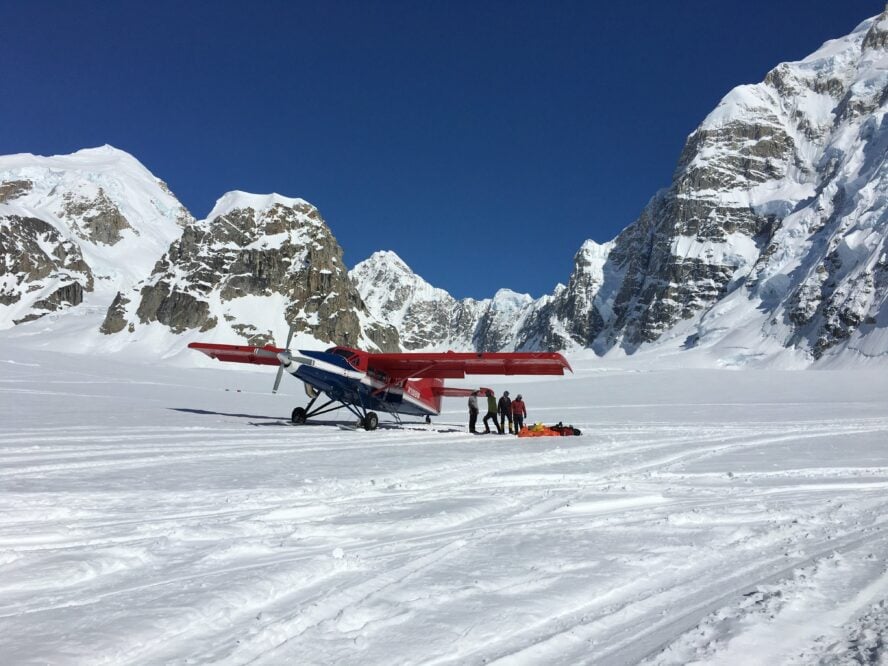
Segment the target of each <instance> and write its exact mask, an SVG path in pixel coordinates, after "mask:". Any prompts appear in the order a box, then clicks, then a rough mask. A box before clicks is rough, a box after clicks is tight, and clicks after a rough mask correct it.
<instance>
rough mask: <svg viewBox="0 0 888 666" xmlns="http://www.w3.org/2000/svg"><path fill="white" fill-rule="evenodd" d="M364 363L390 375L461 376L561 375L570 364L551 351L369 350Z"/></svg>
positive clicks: (457, 377) (410, 376)
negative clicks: (387, 352)
mask: <svg viewBox="0 0 888 666" xmlns="http://www.w3.org/2000/svg"><path fill="white" fill-rule="evenodd" d="M367 367H368V369H370V370H376V371H377V372H381V373H384V374H386V375H388V376H389V377H392V378H399V379H420V378H423V377H435V378H439V379H462V378H463V377H465V376H466V375H563V374H564V371H565V369H567V370H570V371H571V372H573V369H572V368H571V367H570V364H569V363H568V362H567V360H566V359H565V358H564V357H563V356H562V355H561V354H556V353H554V352H468V353H458V352H443V353H423V352H409V353H404V354H370V355H369V358H368V361H367Z"/></svg>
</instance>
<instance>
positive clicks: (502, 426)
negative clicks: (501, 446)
mask: <svg viewBox="0 0 888 666" xmlns="http://www.w3.org/2000/svg"><path fill="white" fill-rule="evenodd" d="M506 419H508V421H509V432H512V415H511V414H509V413H508V412H500V432H506Z"/></svg>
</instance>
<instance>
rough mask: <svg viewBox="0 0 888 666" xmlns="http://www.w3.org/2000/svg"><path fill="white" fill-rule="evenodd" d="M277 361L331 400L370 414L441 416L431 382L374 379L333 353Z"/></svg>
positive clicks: (309, 353) (302, 352)
mask: <svg viewBox="0 0 888 666" xmlns="http://www.w3.org/2000/svg"><path fill="white" fill-rule="evenodd" d="M278 358H279V360H280V362H281V365H283V367H284V370H286V371H287V372H289V373H290V374H292V375H293V376H294V377H296V378H297V379H301V380H302V381H303V382H305V383H306V384H308V385H309V386H311V387H313V388H314V389H315V390H317V391H321V392H323V393H326V394H327V395H328V396H329V397H330V398H331V399H332V400H336V401H338V402H342V403H344V404H353V405H356V406H360V407H362V408H363V409H364V410H368V411H382V412H389V413H397V414H406V415H410V416H436V415H437V414H438V413H439V412H440V399H438V400H436V399H435V398H434V396H433V395H432V393H431V391H430V386H429V381H428V380H416V381H412V380H406V381H404V382H399V383H397V384H392V383H390V382H388V381H387V378H386V377H384V376H378V377H373V376H372V375H371V373H370V372H365V371H362V370H360V369H357V368H356V367H354V365H353V363H354V362H355V361H354V359H352V362H349V359H348V358H347V357H345V356H343V355H340V354H336V353H333V352H330V351H326V352H319V351H314V350H299V351H298V356H297V355H293V354H291V353H289V352H281V353H280V354H278Z"/></svg>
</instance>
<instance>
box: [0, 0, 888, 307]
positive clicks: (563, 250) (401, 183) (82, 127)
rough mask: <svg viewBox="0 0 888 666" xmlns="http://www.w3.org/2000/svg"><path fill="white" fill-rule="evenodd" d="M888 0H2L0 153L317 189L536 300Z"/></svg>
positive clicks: (385, 229) (350, 244) (238, 185)
mask: <svg viewBox="0 0 888 666" xmlns="http://www.w3.org/2000/svg"><path fill="white" fill-rule="evenodd" d="M883 8H884V4H883V2H882V1H881V0H841V1H838V0H806V1H805V2H801V1H798V2H796V1H789V0H783V1H781V0H770V1H765V0H744V2H730V3H728V2H716V1H713V0H709V1H706V2H704V1H702V0H684V1H682V2H678V1H676V2H663V1H660V2H653V1H650V2H649V1H643V0H639V1H636V2H629V3H603V2H591V1H590V2H566V1H565V2H505V1H497V2H443V1H442V2H426V1H420V0H417V1H415V2H400V1H386V2H358V1H354V2H337V1H335V0H334V1H332V2H331V1H323V2H315V3H300V2H262V1H257V2H250V3H247V2H243V3H233V2H205V3H199V2H168V1H166V0H154V1H152V2H150V3H149V2H132V1H122V2H83V3H80V2H74V1H72V2H62V1H61V0H59V1H56V2H45V1H43V0H28V1H16V0H12V1H10V2H6V3H4V4H3V11H2V23H3V30H2V39H0V63H2V67H0V153H2V154H8V153H19V152H30V153H36V154H43V155H50V154H60V153H69V152H73V151H75V150H78V149H80V148H84V147H91V146H97V145H102V144H105V143H109V144H111V145H114V146H116V147H118V148H121V149H123V150H126V151H128V152H130V153H132V154H133V155H134V156H135V157H137V158H138V159H139V160H140V161H142V162H143V163H144V164H145V165H146V166H147V167H148V168H149V169H150V170H151V171H152V172H153V173H154V174H155V175H156V176H158V177H159V178H162V179H163V180H165V181H166V182H167V183H168V184H169V185H170V187H171V189H172V190H173V191H174V192H175V194H176V195H177V196H178V197H179V199H180V200H181V201H182V202H183V203H184V204H185V205H186V206H187V207H188V208H189V210H190V211H191V212H192V214H194V215H195V217H198V218H201V217H204V216H205V215H206V214H207V213H208V212H209V211H210V209H211V208H212V206H213V203H214V202H215V200H216V199H217V198H219V197H220V196H221V195H222V194H223V193H224V192H226V191H229V190H234V189H240V190H246V191H250V192H259V193H264V192H272V191H274V192H279V193H281V194H284V195H287V196H298V197H302V198H304V199H307V200H308V201H310V202H312V203H313V204H315V205H316V206H318V208H319V209H320V211H321V214H322V215H323V216H324V218H325V219H326V220H327V223H328V224H329V225H330V227H331V229H332V230H333V233H334V234H335V235H336V237H337V239H338V240H339V242H340V244H341V245H342V247H343V249H344V251H345V260H346V263H347V264H348V265H349V266H352V265H354V264H355V263H357V262H358V261H360V260H362V259H364V258H366V257H367V256H369V255H370V254H371V253H372V252H373V251H375V250H382V249H388V250H394V251H395V252H397V253H398V254H399V255H400V256H401V257H402V258H403V259H404V260H405V261H406V262H407V263H408V264H409V265H410V266H411V267H412V268H413V269H414V270H415V271H416V272H417V273H418V274H420V275H421V276H423V277H424V278H425V279H426V280H428V281H429V282H431V283H432V284H433V285H435V286H438V287H442V288H444V289H447V290H448V291H450V292H451V293H452V294H453V295H454V296H457V297H464V296H473V297H476V298H484V297H488V296H492V295H493V293H494V292H495V291H496V290H497V289H499V288H501V287H508V288H511V289H514V290H516V291H521V292H528V293H531V294H532V295H534V296H539V295H542V294H543V293H548V292H550V291H551V290H552V289H553V287H554V286H555V284H556V283H558V282H566V281H567V279H568V277H569V274H570V269H571V265H572V263H571V262H572V258H573V255H574V253H575V252H576V250H577V249H578V248H579V246H580V244H581V243H582V242H583V241H584V240H585V239H587V238H591V239H593V240H596V241H599V242H603V241H607V240H610V239H611V238H613V237H614V236H615V235H616V234H617V233H618V232H619V231H620V230H621V229H623V228H624V227H626V226H627V225H629V224H630V223H632V222H633V221H634V220H635V218H636V217H637V216H638V213H639V212H640V211H641V209H642V208H643V207H644V205H645V204H646V203H647V201H648V199H649V198H650V197H651V196H652V195H653V194H654V193H655V192H656V191H657V190H658V189H659V188H661V187H665V186H667V185H668V184H669V180H670V176H671V174H672V171H673V169H674V167H675V164H676V161H677V159H678V156H679V153H680V151H681V148H682V145H683V143H684V140H685V138H686V137H687V135H688V134H689V133H690V132H692V131H693V129H694V128H695V127H696V125H697V124H699V122H700V121H701V120H702V119H703V118H704V117H705V116H706V114H707V113H708V112H709V111H710V110H712V108H714V107H715V105H716V104H717V103H718V101H719V99H720V98H721V97H722V96H723V95H724V94H725V93H727V92H728V90H730V89H731V88H732V87H734V86H735V85H739V84H742V83H754V82H758V81H760V80H761V79H762V78H763V77H764V75H765V74H766V73H767V71H768V70H769V69H771V68H772V67H774V66H775V65H776V64H777V63H779V62H781V61H785V60H798V59H800V58H803V57H804V56H806V55H807V54H808V53H810V52H812V51H814V50H815V49H816V48H817V47H819V46H820V44H821V43H823V42H824V41H825V40H827V39H831V38H834V37H839V36H841V35H844V34H847V33H848V32H850V31H851V30H852V29H853V28H854V27H855V26H856V25H857V24H858V23H860V22H861V21H862V20H864V19H866V18H868V17H870V16H873V15H876V14H878V13H879V12H880V11H881V10H882V9H883Z"/></svg>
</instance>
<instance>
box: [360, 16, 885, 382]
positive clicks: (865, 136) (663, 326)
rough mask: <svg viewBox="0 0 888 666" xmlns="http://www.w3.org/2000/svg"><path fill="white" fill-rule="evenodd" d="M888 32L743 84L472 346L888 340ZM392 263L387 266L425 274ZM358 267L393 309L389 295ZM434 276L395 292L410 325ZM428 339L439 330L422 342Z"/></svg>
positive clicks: (741, 354) (721, 356)
mask: <svg viewBox="0 0 888 666" xmlns="http://www.w3.org/2000/svg"><path fill="white" fill-rule="evenodd" d="M886 46H888V13H886V14H882V15H880V16H878V17H875V18H873V19H870V20H867V21H864V22H863V23H862V24H861V25H860V26H858V27H857V28H856V29H855V30H854V31H853V32H852V33H851V34H850V35H847V36H845V37H842V38H841V39H836V40H833V41H830V42H827V43H826V44H824V45H823V46H822V47H821V48H820V49H818V50H817V51H816V52H815V53H813V54H812V55H810V56H809V57H807V58H805V59H804V60H802V61H800V62H794V63H783V64H781V65H779V66H777V67H776V68H775V69H774V70H772V71H771V72H770V73H769V74H768V75H767V76H766V77H765V80H764V81H763V82H762V83H759V84H756V85H743V86H739V87H737V88H735V89H734V90H732V91H731V92H730V93H728V95H726V96H725V98H724V99H723V100H722V101H721V103H720V104H719V105H718V107H717V108H716V109H715V110H714V111H713V112H712V113H710V114H709V116H708V117H707V118H706V119H705V120H704V121H703V122H702V123H701V125H700V126H699V127H698V128H697V129H696V130H695V131H694V132H693V133H692V134H691V135H690V136H689V137H688V140H687V142H686V144H685V147H684V150H683V152H682V154H681V156H680V159H679V163H678V166H677V169H676V171H675V174H674V176H673V180H672V184H671V186H670V187H668V188H666V189H664V190H662V191H661V192H658V193H657V194H656V195H655V196H654V197H653V198H652V200H651V201H650V203H649V204H648V205H647V207H646V208H645V209H644V211H643V212H642V213H641V215H640V217H639V218H638V220H636V221H635V222H634V223H633V224H631V225H630V226H629V227H628V228H627V229H626V230H624V231H623V232H622V233H621V234H620V235H619V236H618V237H617V238H616V239H614V240H613V241H611V242H610V243H605V244H603V245H599V244H597V243H594V242H592V241H588V242H587V243H585V244H584V245H583V246H582V247H581V248H580V250H579V252H578V253H577V255H576V257H575V259H574V269H573V272H572V273H571V276H570V279H569V281H568V284H567V286H566V287H562V286H559V287H557V288H556V290H555V292H554V293H553V294H552V295H551V296H549V297H546V298H543V299H540V300H539V301H536V302H532V301H530V300H529V297H528V300H526V301H524V302H523V303H520V304H517V306H516V308H515V310H514V315H513V316H512V317H511V321H512V322H513V323H515V322H517V325H513V326H511V327H505V328H504V327H502V326H500V327H499V328H498V329H497V331H496V334H494V335H490V336H487V335H484V334H482V335H478V332H479V331H481V332H483V331H485V330H486V329H485V325H484V323H483V321H482V320H483V318H484V316H485V314H484V312H486V311H477V314H476V315H475V316H476V323H475V324H474V325H472V324H471V323H469V322H465V321H460V329H459V330H460V331H461V332H462V331H465V330H469V329H471V330H473V332H474V333H473V335H472V337H471V342H472V344H473V345H474V347H475V348H476V349H513V348H518V349H524V348H530V349H535V348H554V349H571V348H577V347H580V348H583V347H591V348H593V349H595V350H596V351H597V352H598V353H600V354H604V353H608V352H611V351H612V350H613V351H617V352H620V353H635V352H637V351H644V350H652V351H655V352H656V353H663V352H665V351H685V352H686V351H690V350H694V354H693V355H702V356H703V357H706V358H709V359H710V360H715V361H717V362H718V363H720V364H732V365H733V364H736V365H749V364H768V363H772V362H774V360H775V359H776V358H778V357H779V358H783V359H788V360H789V361H790V362H791V364H802V365H805V364H808V363H810V362H811V361H812V360H816V359H821V358H824V357H830V356H836V355H840V354H845V352H850V355H851V356H860V357H862V358H868V357H872V356H877V355H882V354H886V353H888V335H886V333H885V329H886V327H888V309H886V305H885V302H886V297H888V272H886V269H888V253H886V247H885V243H886V224H888V200H886V194H885V193H886V191H888V182H886V166H885V161H884V160H885V155H886V150H888V120H886V117H885V111H886V108H885V107H886V101H888V51H886ZM374 256H376V255H374ZM370 261H372V258H371V260H370ZM380 263H381V262H380V261H375V262H373V264H374V265H375V266H377V265H380ZM402 274H403V270H402V269H401V268H397V269H396V268H395V267H394V266H392V267H390V270H389V271H388V273H387V275H388V277H386V278H385V279H383V280H382V281H383V282H386V281H389V282H388V283H389V284H396V283H397V284H401V283H402V282H403V284H418V283H422V284H423V285H425V283H424V282H422V281H421V279H420V278H417V277H416V276H410V277H400V276H401V275H402ZM353 276H354V277H356V283H357V284H358V286H359V291H360V292H361V294H362V296H363V297H364V298H365V300H372V301H373V302H374V303H381V304H380V305H379V306H378V307H377V310H376V312H377V314H378V316H381V317H385V316H386V313H387V311H388V310H390V309H391V308H392V307H393V305H392V304H391V303H392V302H393V301H391V300H390V301H386V300H385V295H384V294H383V295H382V296H381V297H380V296H379V295H378V294H374V293H372V292H373V288H372V287H371V286H369V283H368V282H367V281H366V279H364V278H365V277H366V276H365V274H364V273H363V272H361V273H360V274H358V275H355V274H353ZM377 279H379V278H378V277H377ZM432 290H433V288H432V287H430V286H428V285H425V286H424V287H423V290H411V289H406V290H405V291H404V292H403V294H402V292H401V291H397V293H398V294H399V296H398V298H397V299H394V302H400V303H407V304H409V305H403V306H400V307H399V308H398V310H397V312H398V323H397V325H398V326H399V327H400V328H401V329H402V330H413V329H414V328H416V327H418V326H420V324H418V323H417V320H418V319H423V318H425V319H427V318H428V313H429V308H430V306H429V305H428V301H427V300H426V298H427V296H425V294H430V293H432ZM378 298H381V299H382V300H381V301H378V300H377V299H378ZM448 299H449V296H447V295H446V294H445V296H444V297H443V298H440V299H439V301H438V302H440V303H441V308H442V310H443V311H445V312H450V311H452V308H453V301H452V299H450V300H448ZM419 303H422V304H424V305H422V307H419V306H418V305H417V304H419ZM414 308H415V312H414ZM441 316H442V321H444V320H446V315H441ZM450 330H451V331H452V330H454V327H453V326H451V329H450ZM433 338H434V340H435V344H438V343H439V341H441V340H443V339H446V336H445V335H442V336H438V337H434V336H432V337H422V336H419V337H418V341H417V342H418V346H423V345H424V344H425V343H426V342H428V341H429V340H431V339H433ZM460 339H461V340H463V341H468V338H467V337H465V336H464V335H463V336H462V337H461V338H460ZM846 355H847V354H846Z"/></svg>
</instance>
